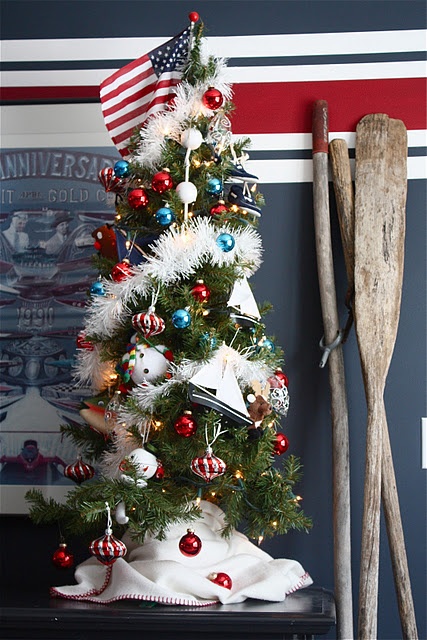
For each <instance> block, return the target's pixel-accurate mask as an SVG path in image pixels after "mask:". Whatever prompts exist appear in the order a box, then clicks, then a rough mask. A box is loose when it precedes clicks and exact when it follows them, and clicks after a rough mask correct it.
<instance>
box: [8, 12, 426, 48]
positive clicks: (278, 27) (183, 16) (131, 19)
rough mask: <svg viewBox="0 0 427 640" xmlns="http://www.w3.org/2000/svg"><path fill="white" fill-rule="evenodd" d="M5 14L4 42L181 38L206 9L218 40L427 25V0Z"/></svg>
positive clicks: (207, 20)
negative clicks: (191, 18) (193, 17)
mask: <svg viewBox="0 0 427 640" xmlns="http://www.w3.org/2000/svg"><path fill="white" fill-rule="evenodd" d="M319 7H320V9H319ZM0 10H1V21H2V38H3V39H18V40H19V39H24V38H70V37H71V38H72V37H76V35H78V37H80V38H93V37H105V38H107V37H108V38H112V37H141V36H144V35H150V36H165V35H173V34H174V33H178V32H179V31H180V30H181V29H183V28H185V26H186V25H187V24H188V14H189V12H190V11H198V12H199V14H200V16H201V18H202V20H203V21H204V22H205V24H206V35H215V36H226V35H238V34H247V35H250V34H266V33H319V32H331V31H334V32H340V31H378V30H381V31H384V30H397V29H422V28H423V27H424V26H425V24H426V11H425V2H424V0H391V1H390V0H300V1H298V2H296V1H295V0H263V2H259V1H258V0H191V1H188V0H178V1H173V0H172V1H171V0H2V2H1V3H0ZM111 54H112V55H111V57H112V58H114V57H116V55H117V52H114V51H112V52H111Z"/></svg>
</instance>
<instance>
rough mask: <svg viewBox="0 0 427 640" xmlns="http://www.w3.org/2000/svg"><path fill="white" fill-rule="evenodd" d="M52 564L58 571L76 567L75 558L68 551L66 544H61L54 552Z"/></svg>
mask: <svg viewBox="0 0 427 640" xmlns="http://www.w3.org/2000/svg"><path fill="white" fill-rule="evenodd" d="M52 562H53V564H54V565H55V567H57V568H58V569H71V567H72V566H73V565H74V556H73V554H72V553H70V552H69V551H68V550H67V545H66V544H65V542H61V544H60V545H59V548H58V549H57V550H56V551H55V552H54V554H53V556H52Z"/></svg>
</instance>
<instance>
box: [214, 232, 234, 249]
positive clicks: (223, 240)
mask: <svg viewBox="0 0 427 640" xmlns="http://www.w3.org/2000/svg"><path fill="white" fill-rule="evenodd" d="M216 243H217V245H218V247H219V248H220V249H221V251H224V253H228V251H231V250H232V249H234V245H235V244H236V241H235V239H234V238H233V236H232V235H231V233H220V235H219V236H218V237H217V239H216Z"/></svg>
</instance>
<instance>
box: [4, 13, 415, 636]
mask: <svg viewBox="0 0 427 640" xmlns="http://www.w3.org/2000/svg"><path fill="white" fill-rule="evenodd" d="M191 10H197V11H199V13H200V14H201V15H202V17H203V19H204V21H205V22H206V24H207V27H208V35H209V34H211V35H234V34H236V33H239V34H243V33H247V34H254V33H263V32H265V33H270V32H272V31H273V32H277V33H287V32H289V33H298V32H299V33H308V32H311V31H313V32H317V31H359V30H361V31H362V30H389V29H415V28H424V27H425V3H424V2H416V1H411V0H406V1H405V0H402V1H400V0H397V1H386V2H383V1H368V2H365V1H360V2H352V1H345V0H341V1H337V2H330V1H322V0H319V1H317V2H313V1H311V2H305V1H301V2H293V1H291V2H288V1H286V0H277V1H276V2H271V1H263V2H261V0H260V1H252V2H251V1H236V0H234V1H231V0H215V1H202V0H198V1H197V2H196V1H192V2H187V1H186V0H182V1H176V2H159V1H157V2H155V1H150V2H148V1H141V0H139V1H130V0H121V1H116V2H113V1H110V2H101V1H99V2H96V1H93V0H85V1H80V0H74V2H71V1H70V2H61V1H57V2H38V1H32V2H20V1H13V2H11V1H8V0H3V1H2V14H3V15H2V18H3V26H2V37H3V38H25V37H30V38H46V37H50V38H52V37H72V36H74V37H102V36H105V37H107V36H108V37H111V36H117V37H120V36H143V35H169V34H172V33H174V32H176V31H177V30H178V29H180V28H181V25H185V23H186V18H187V14H188V12H189V11H191ZM24 16H25V19H24ZM272 22H273V23H274V25H275V28H274V29H272ZM116 53H117V52H114V51H112V52H111V58H112V59H114V58H115V57H116ZM117 57H118V56H117ZM321 97H322V96H319V98H321ZM261 191H262V192H263V193H264V194H265V196H266V200H267V207H266V208H265V212H264V214H263V217H262V221H261V226H260V231H261V234H262V236H263V242H264V248H265V255H264V264H263V266H262V268H261V269H260V271H259V272H258V273H257V274H256V276H255V277H254V283H255V294H256V297H257V299H258V300H259V301H263V300H269V301H271V302H272V303H273V305H274V313H272V314H271V316H270V317H269V318H268V329H269V331H270V332H271V333H273V334H275V335H276V336H277V342H278V343H279V344H281V345H283V346H284V349H285V354H286V372H287V374H288V376H289V379H290V393H291V409H290V413H289V416H288V418H287V422H286V429H287V433H288V434H289V437H290V440H291V445H292V452H293V453H295V454H297V455H299V456H301V458H302V461H303V463H304V480H303V482H302V485H301V487H300V493H301V495H303V496H304V503H303V504H304V509H305V511H306V512H307V513H308V514H310V515H311V516H312V517H313V520H314V529H313V531H312V532H311V533H310V534H309V535H304V534H301V533H290V534H288V535H287V536H286V537H281V538H277V539H275V540H273V541H269V542H268V543H266V545H265V549H266V551H269V552H270V553H271V554H272V555H274V556H276V557H293V558H296V559H298V560H299V561H300V562H301V563H302V564H303V565H304V567H305V568H306V569H307V570H308V571H309V572H310V573H311V575H312V577H313V579H314V581H315V582H316V583H317V584H319V585H321V586H324V587H326V588H331V589H333V542H332V505H331V420H330V404H329V385H328V372H327V368H326V369H323V370H321V369H319V367H318V362H319V358H320V352H319V349H318V342H319V339H320V337H321V336H322V333H323V328H322V321H321V315H320V301H319V293H318V284H317V270H316V258H315V247H314V231H313V220H312V218H313V215H312V194H311V185H310V184H309V183H305V184H287V185H266V186H265V187H264V186H263V187H262V188H261ZM425 193H426V190H425V182H424V181H421V180H418V181H415V180H414V181H410V183H409V192H408V207H407V212H408V213H407V235H406V264H405V280H404V290H403V298H402V312H401V321H400V328H399V333H398V337H397V343H396V348H395V353H394V357H393V361H392V364H391V368H390V374H389V377H388V382H387V389H386V407H387V412H388V422H389V429H390V436H391V443H392V449H393V452H394V463H395V469H396V476H397V482H398V489H399V495H400V505H401V511H402V519H403V525H404V530H405V537H406V549H407V554H408V561H409V568H410V574H411V580H412V588H413V595H414V600H415V606H416V613H417V620H418V627H419V634H420V638H425V637H427V633H426V618H425V615H426V613H425V602H426V581H425V577H426V478H425V473H426V472H425V471H423V470H422V469H421V460H420V458H421V454H420V418H421V416H423V415H424V416H425V415H426V406H425V400H426V393H425V389H426V377H425V362H426V336H425V333H426V332H425V328H426V322H425V321H426V308H425V292H426V287H425V264H426V255H425V239H426V228H425V227H426V216H425V212H426V201H425ZM332 200H333V198H332ZM334 236H335V245H336V255H335V263H336V281H337V290H338V298H339V300H340V304H341V316H342V323H343V324H344V322H345V320H346V310H345V307H344V304H343V300H344V296H345V291H346V280H345V269H344V264H343V260H342V255H341V252H340V248H339V234H338V232H337V229H336V221H335V218H334ZM344 357H345V363H346V375H347V387H348V401H349V412H350V440H351V442H350V448H351V481H352V531H353V574H354V593H355V598H357V583H358V573H359V555H360V534H361V520H362V507H363V474H364V458H365V452H364V443H365V423H366V404H365V397H364V390H363V383H362V378H361V372H360V364H359V356H358V351H357V344H356V339H355V335H354V332H353V333H352V334H351V336H350V339H349V341H348V343H347V345H346V346H345V351H344ZM2 524H3V525H5V526H4V527H3V544H2V553H3V554H5V549H6V546H7V549H8V554H7V556H6V555H5V556H4V561H5V574H4V575H7V576H8V578H7V579H8V580H10V581H15V582H16V581H17V579H18V576H19V579H21V578H22V573H23V572H24V571H25V566H27V562H28V556H27V554H25V553H23V552H22V549H23V548H25V547H27V546H28V547H31V549H32V554H33V556H34V559H33V560H32V563H33V566H34V569H35V573H33V574H32V577H28V574H27V573H26V576H27V579H28V580H29V581H31V580H33V581H35V580H36V578H37V579H38V581H39V583H40V581H41V580H44V581H47V580H55V578H54V577H52V575H51V574H50V573H49V569H47V568H46V569H44V567H47V565H48V564H49V558H50V554H51V551H52V549H53V548H54V547H55V545H56V544H57V536H56V532H52V531H51V530H48V529H46V528H43V529H37V528H35V527H34V526H33V525H31V524H30V523H28V521H27V520H26V519H24V518H12V517H7V518H3V522H2ZM48 543H50V544H51V546H49V544H48ZM43 554H46V555H45V556H44V555H43ZM380 571H381V575H380V589H379V632H378V637H379V638H383V639H386V640H391V639H397V638H400V637H401V632H400V623H399V616H398V611H397V604H396V599H395V595H394V586H393V578H392V573H391V566H390V559H389V551H388V545H387V539H386V536H385V534H384V526H383V535H382V540H381V566H380ZM42 575H43V577H40V576H42ZM69 579H70V578H68V580H69ZM64 582H67V578H65V579H64ZM355 611H357V600H356V604H355ZM331 637H333V636H331Z"/></svg>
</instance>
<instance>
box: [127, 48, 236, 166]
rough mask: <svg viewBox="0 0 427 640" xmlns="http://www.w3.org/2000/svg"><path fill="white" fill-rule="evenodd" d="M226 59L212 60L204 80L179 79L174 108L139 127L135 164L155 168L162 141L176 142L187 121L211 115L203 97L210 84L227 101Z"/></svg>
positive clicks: (162, 148) (229, 97)
mask: <svg viewBox="0 0 427 640" xmlns="http://www.w3.org/2000/svg"><path fill="white" fill-rule="evenodd" d="M225 75H226V60H223V59H220V58H218V59H215V69H214V71H213V74H212V75H211V76H210V77H209V78H208V79H207V80H206V81H205V82H197V83H196V84H195V85H190V84H189V83H188V82H181V83H180V84H179V85H178V86H177V87H176V88H175V98H174V101H173V102H174V104H173V109H170V110H166V111H162V112H161V113H159V114H158V115H157V116H156V117H155V118H151V119H149V120H148V122H147V123H146V124H145V125H144V127H143V128H142V129H141V131H140V133H139V136H140V143H139V145H138V149H137V150H136V151H135V153H134V155H133V158H132V159H133V161H134V162H136V163H137V164H139V165H141V166H144V167H147V168H152V169H155V168H157V165H158V163H159V162H160V160H161V157H162V153H163V151H164V147H165V140H166V139H167V138H171V139H172V140H176V141H177V142H179V141H180V139H181V134H182V132H183V131H185V129H186V128H188V126H189V122H191V120H192V119H193V118H196V117H197V116H200V115H203V116H212V111H211V110H210V109H209V108H208V107H205V106H204V104H203V102H202V97H203V94H204V93H205V91H207V89H209V87H213V86H214V87H215V88H216V89H218V91H220V92H221V93H222V95H223V96H224V98H225V99H226V100H230V99H231V97H232V89H231V85H230V84H229V83H228V82H227V81H226V80H225Z"/></svg>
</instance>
